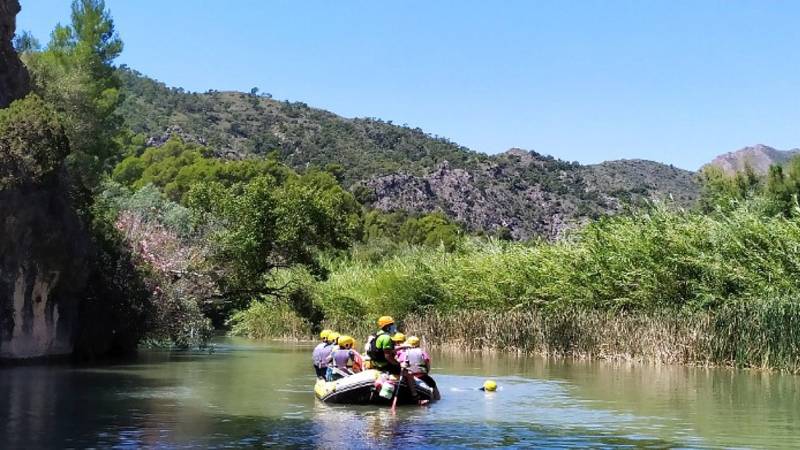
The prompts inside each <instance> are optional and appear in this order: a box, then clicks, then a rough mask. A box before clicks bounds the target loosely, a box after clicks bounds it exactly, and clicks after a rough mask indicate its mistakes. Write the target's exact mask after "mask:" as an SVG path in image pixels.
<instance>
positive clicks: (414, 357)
mask: <svg viewBox="0 0 800 450" xmlns="http://www.w3.org/2000/svg"><path fill="white" fill-rule="evenodd" d="M398 360H399V361H400V365H401V367H405V368H406V370H408V372H409V373H410V374H411V375H413V376H414V377H415V378H419V379H420V380H422V381H424V382H425V384H427V385H428V386H430V387H431V388H433V399H434V400H439V399H441V395H440V394H439V388H437V387H436V381H434V380H433V378H431V376H430V375H429V373H430V371H431V357H430V355H428V352H426V351H425V350H423V349H421V348H420V346H419V338H418V337H416V336H409V337H408V339H406V342H405V349H403V350H402V351H401V353H400V356H399V357H398Z"/></svg>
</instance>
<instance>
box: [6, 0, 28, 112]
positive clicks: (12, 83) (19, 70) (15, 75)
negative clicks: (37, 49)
mask: <svg viewBox="0 0 800 450" xmlns="http://www.w3.org/2000/svg"><path fill="white" fill-rule="evenodd" d="M19 11H20V6H19V1H18V0H0V63H2V64H0V108H4V107H6V106H8V105H9V104H10V103H11V102H12V101H14V100H16V99H18V98H21V97H23V96H24V95H25V94H26V93H27V92H28V89H29V80H28V72H27V71H26V70H25V68H24V66H23V65H22V62H21V61H20V60H19V57H18V56H17V53H16V52H15V51H14V46H13V45H12V39H13V38H14V31H15V29H16V15H17V13H18V12H19Z"/></svg>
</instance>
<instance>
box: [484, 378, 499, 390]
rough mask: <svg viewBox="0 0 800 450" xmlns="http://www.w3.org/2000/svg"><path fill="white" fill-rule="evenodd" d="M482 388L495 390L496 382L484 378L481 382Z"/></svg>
mask: <svg viewBox="0 0 800 450" xmlns="http://www.w3.org/2000/svg"><path fill="white" fill-rule="evenodd" d="M483 390H484V391H486V392H494V391H496V390H497V383H495V382H494V380H486V381H485V382H484V383H483Z"/></svg>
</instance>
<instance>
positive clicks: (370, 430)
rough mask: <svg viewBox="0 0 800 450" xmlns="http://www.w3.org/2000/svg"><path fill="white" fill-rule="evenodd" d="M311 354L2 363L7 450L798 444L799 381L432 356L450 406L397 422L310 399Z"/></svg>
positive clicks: (254, 349)
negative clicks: (489, 384) (487, 385)
mask: <svg viewBox="0 0 800 450" xmlns="http://www.w3.org/2000/svg"><path fill="white" fill-rule="evenodd" d="M310 350H311V346H310V345H300V344H283V343H265V342H253V341H247V340H243V339H227V338H226V339H220V340H218V341H216V342H215V345H214V351H213V352H195V353H192V352H172V353H170V352H161V351H147V352H142V353H141V354H140V355H139V356H138V357H137V358H136V359H135V360H131V361H125V362H118V363H115V364H110V365H102V366H71V365H48V366H24V367H13V368H3V369H0V448H2V449H16V448H21V449H22V448H25V449H29V448H63V447H75V448H86V447H100V448H107V447H115V448H140V447H157V448H188V447H224V448H251V447H276V448H285V447H296V448H309V447H312V448H313V447H317V448H379V447H382V448H395V447H402V448H429V447H444V448H452V447H467V448H473V447H481V448H488V447H506V448H518V447H569V448H575V447H587V448H597V447H606V448H618V447H619V448H641V447H644V448H731V447H735V448H792V447H798V448H800V377H797V376H792V375H780V374H765V373H757V372H746V371H733V370H724V369H715V370H710V369H698V368H686V367H654V366H642V365H620V364H609V363H600V362H595V363H588V362H587V363H584V362H564V361H548V360H545V359H542V358H521V357H513V356H504V355H489V354H486V355H477V354H470V355H464V354H453V353H434V354H433V358H434V363H433V365H434V376H435V377H436V379H437V382H438V383H439V386H440V388H441V390H442V395H443V399H442V401H440V402H438V403H435V404H433V405H431V406H429V407H422V408H420V407H402V408H398V412H397V414H396V415H392V414H391V412H390V411H389V410H387V409H382V408H375V407H345V406H329V405H324V404H321V403H319V402H318V401H316V400H315V399H314V395H313V393H312V385H313V382H314V377H313V374H312V370H311V367H310ZM487 377H492V378H494V379H495V380H497V382H498V384H499V386H500V389H499V391H498V392H495V393H483V392H481V391H478V390H477V389H476V388H478V387H480V385H481V384H482V382H483V381H484V380H485V379H486V378H487Z"/></svg>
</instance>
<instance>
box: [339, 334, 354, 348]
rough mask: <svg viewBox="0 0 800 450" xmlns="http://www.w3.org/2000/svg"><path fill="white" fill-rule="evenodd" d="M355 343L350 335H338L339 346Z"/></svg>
mask: <svg viewBox="0 0 800 450" xmlns="http://www.w3.org/2000/svg"><path fill="white" fill-rule="evenodd" d="M355 344H356V341H355V339H353V337H352V336H339V346H340V347H344V346H346V345H350V346H353V345H355Z"/></svg>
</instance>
